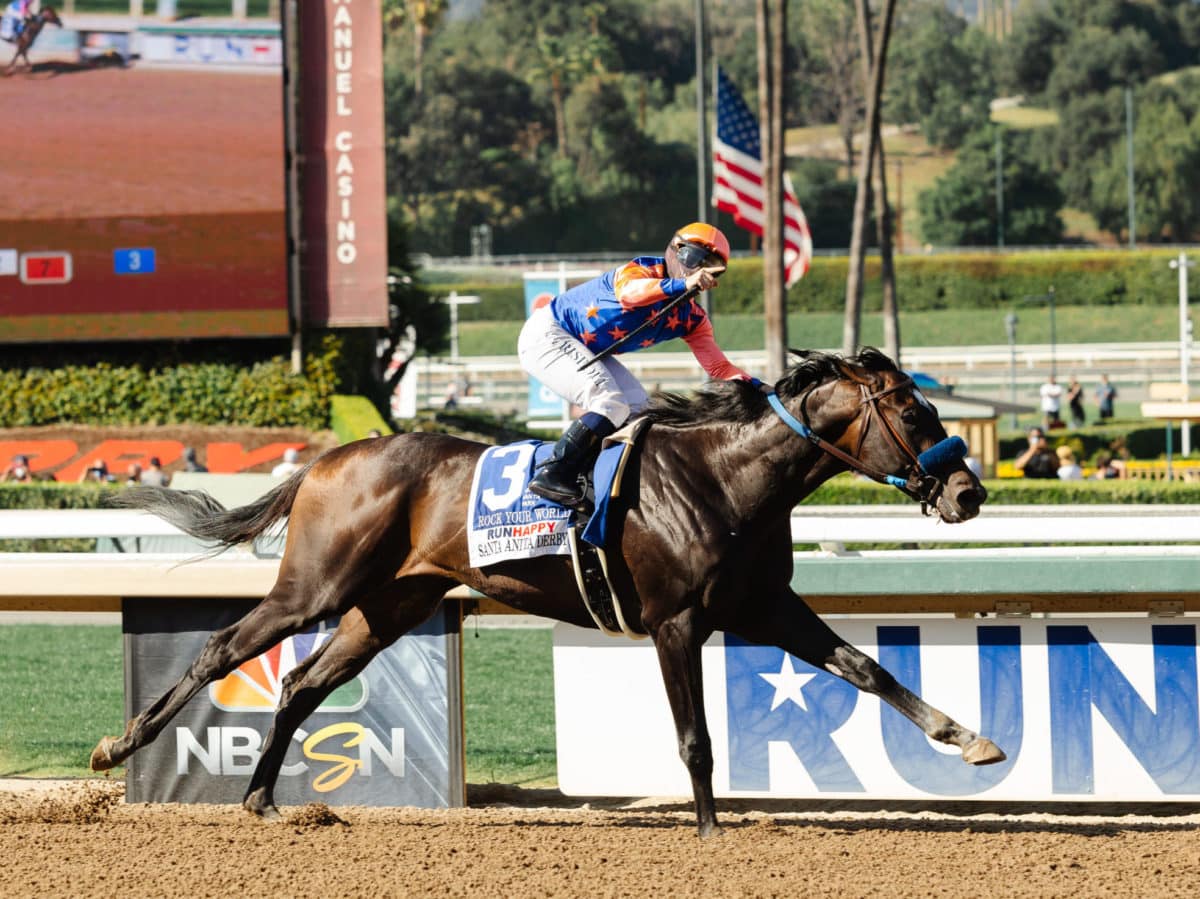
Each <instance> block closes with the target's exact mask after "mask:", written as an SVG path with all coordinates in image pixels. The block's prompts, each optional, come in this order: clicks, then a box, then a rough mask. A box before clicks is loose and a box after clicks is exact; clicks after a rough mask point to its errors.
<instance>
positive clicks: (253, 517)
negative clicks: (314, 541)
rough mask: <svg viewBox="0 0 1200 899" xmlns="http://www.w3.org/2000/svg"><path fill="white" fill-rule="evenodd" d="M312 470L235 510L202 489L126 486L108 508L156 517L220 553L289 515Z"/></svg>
mask: <svg viewBox="0 0 1200 899" xmlns="http://www.w3.org/2000/svg"><path fill="white" fill-rule="evenodd" d="M311 467H312V463H311V462H309V463H308V464H307V465H305V466H304V467H303V468H301V469H300V470H299V471H297V472H296V473H295V474H294V475H292V476H291V477H290V478H288V479H287V480H286V481H284V482H283V483H282V484H280V485H279V486H278V487H276V488H275V489H274V490H271V491H270V492H269V493H265V494H263V495H262V496H260V497H259V498H258V499H256V500H255V501H254V502H252V503H249V504H247V505H245V506H239V507H238V508H236V509H226V508H225V507H224V506H222V505H221V504H220V503H219V502H217V501H216V500H215V499H213V498H212V497H211V496H209V495H208V494H207V493H205V492H204V491H202V490H171V489H169V488H166V487H129V488H127V489H125V490H122V491H121V492H120V493H118V494H115V495H114V496H113V497H112V498H111V499H109V500H108V505H110V506H116V507H118V508H125V509H141V510H143V511H145V512H149V513H151V514H153V515H157V516H158V517H159V518H161V519H162V520H163V521H165V522H167V523H168V524H173V525H175V527H177V528H179V530H181V531H183V532H184V533H185V534H190V535H191V536H193V537H196V538H198V539H200V540H209V541H212V542H214V543H216V544H217V546H218V550H217V551H218V552H219V551H220V550H222V549H227V548H228V547H231V546H236V545H238V544H239V543H247V542H249V541H251V540H253V539H254V538H255V537H258V536H260V535H262V533H263V532H264V531H266V530H267V529H268V528H269V527H271V525H273V524H275V523H276V522H277V521H281V520H283V519H284V518H286V517H287V516H288V515H289V514H291V511H292V504H293V503H294V502H295V501H296V493H297V492H298V491H299V490H300V483H301V482H302V481H303V480H304V476H305V475H307V474H308V470H309V468H311Z"/></svg>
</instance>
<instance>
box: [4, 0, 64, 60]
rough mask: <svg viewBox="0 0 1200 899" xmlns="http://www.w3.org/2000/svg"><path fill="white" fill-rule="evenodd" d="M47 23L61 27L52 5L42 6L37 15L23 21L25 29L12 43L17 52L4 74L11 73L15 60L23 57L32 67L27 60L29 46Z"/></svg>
mask: <svg viewBox="0 0 1200 899" xmlns="http://www.w3.org/2000/svg"><path fill="white" fill-rule="evenodd" d="M47 25H57V26H58V27H59V28H62V20H61V19H60V18H59V17H58V13H57V12H55V11H54V7H52V6H43V7H42V8H41V10H39V11H38V13H37V15H35V16H32V17H30V18H29V19H28V20H27V21H26V22H25V30H24V31H22V32H21V33H20V34H19V35H17V39H16V40H15V41H13V43H14V44H15V45H16V47H17V52H16V53H15V54H13V58H12V62H10V63H9V64H8V68H7V69H5V70H4V74H6V75H11V74H12V73H13V72H14V71H15V70H16V68H17V60H18V59H24V60H25V65H26V66H28V67H29V68H31V69H32V68H33V64H32V63H31V62H30V61H29V48H30V47H32V46H33V42H34V41H36V40H37V39H38V35H39V34H41V33H42V29H43V28H45V27H46V26H47Z"/></svg>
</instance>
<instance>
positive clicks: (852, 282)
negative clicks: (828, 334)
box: [842, 0, 896, 355]
mask: <svg viewBox="0 0 1200 899" xmlns="http://www.w3.org/2000/svg"><path fill="white" fill-rule="evenodd" d="M858 2H859V3H866V0H858ZM895 11H896V0H886V2H885V4H884V8H883V22H882V23H881V24H880V26H879V43H878V44H877V45H876V46H875V54H874V59H873V60H872V62H871V80H870V85H869V86H868V89H867V122H866V127H865V129H864V138H865V139H864V141H863V143H864V144H865V148H864V151H863V154H862V156H860V157H859V165H858V191H857V193H856V194H855V195H854V225H853V228H852V230H851V232H850V265H849V270H848V271H847V273H846V315H845V318H844V320H843V322H842V352H844V353H846V354H847V355H850V354H853V353H855V352H857V350H858V342H859V329H860V326H861V324H862V293H863V285H862V279H863V262H864V259H865V257H866V249H867V248H866V241H865V238H864V233H865V232H866V229H867V197H868V196H869V194H870V191H871V170H872V168H873V167H874V163H875V155H876V154H875V145H876V143H877V141H878V139H879V107H880V101H881V99H882V96H883V71H884V63H885V61H886V60H887V48H888V41H889V40H890V39H891V36H892V18H893V15H894V13H895Z"/></svg>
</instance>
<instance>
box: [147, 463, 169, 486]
mask: <svg viewBox="0 0 1200 899" xmlns="http://www.w3.org/2000/svg"><path fill="white" fill-rule="evenodd" d="M142 483H143V484H145V485H146V486H147V487H169V486H171V476H170V475H169V474H167V473H166V472H165V471H163V467H162V462H161V461H160V460H159V458H158V456H151V457H150V463H149V467H147V468H146V470H145V471H143V472H142Z"/></svg>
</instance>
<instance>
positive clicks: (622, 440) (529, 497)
mask: <svg viewBox="0 0 1200 899" xmlns="http://www.w3.org/2000/svg"><path fill="white" fill-rule="evenodd" d="M642 424H643V422H635V423H634V424H633V425H631V426H630V427H628V428H624V429H622V430H621V431H619V432H618V433H616V434H614V435H613V436H612V437H610V438H608V440H606V441H605V447H604V449H603V450H601V452H600V457H599V459H597V461H596V466H595V470H594V472H593V474H592V480H591V487H592V493H593V495H594V497H595V507H594V510H593V511H592V513H591V515H590V516H579V515H578V513H576V512H575V511H574V510H572V509H569V508H567V507H566V506H560V505H559V504H558V503H555V502H551V501H550V500H547V499H544V498H543V497H540V496H538V495H536V494H533V493H530V492H529V491H528V490H527V489H526V487H527V486H528V484H529V480H530V478H531V477H532V476H533V472H534V470H535V469H536V468H537V466H538V465H540V464H541V463H542V462H543V461H545V459H546V458H548V457H549V455H550V453H551V451H552V450H553V448H554V445H553V443H547V442H544V441H540V440H523V441H520V442H519V443H511V444H509V445H507V446H498V447H492V448H490V449H488V450H486V451H485V452H484V454H483V455H482V456H480V457H479V461H478V462H477V463H476V465H475V476H474V479H473V480H472V482H471V493H470V500H469V503H470V505H469V507H468V514H467V540H468V544H469V547H470V563H471V565H472V566H474V567H476V568H483V567H485V566H487V565H492V564H495V563H496V562H502V561H506V560H510V559H529V558H533V557H534V556H544V555H568V554H570V555H571V557H572V561H573V562H574V565H575V580H576V583H577V585H578V586H579V591H580V596H581V597H582V599H583V602H584V605H585V606H586V607H587V609H588V611H589V612H590V613H591V615H592V618H593V619H594V620H595V622H596V626H597V627H599V628H600V629H601V630H602V631H604V632H605V633H608V634H611V635H614V636H619V635H620V634H626V635H628V636H631V637H642V636H645V635H644V634H642V633H639V632H636V631H634V630H633V629H632V628H630V627H629V626H628V625H627V623H626V622H625V619H624V616H623V614H622V612H621V606H620V603H619V602H618V601H617V600H616V597H615V594H614V593H613V590H612V584H611V583H610V582H609V579H608V562H607V559H606V557H605V554H604V546H605V542H606V540H607V537H608V531H609V522H610V520H611V518H612V517H613V516H615V515H616V514H618V513H617V511H616V509H615V508H614V507H615V505H616V503H615V501H616V500H618V499H619V497H620V493H621V482H622V475H623V474H624V471H625V467H626V465H627V463H628V460H629V458H630V456H631V455H632V454H633V453H634V452H636V443H637V437H638V434H639V433H640V432H641V430H642V427H641V425H642Z"/></svg>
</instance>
